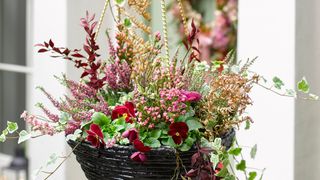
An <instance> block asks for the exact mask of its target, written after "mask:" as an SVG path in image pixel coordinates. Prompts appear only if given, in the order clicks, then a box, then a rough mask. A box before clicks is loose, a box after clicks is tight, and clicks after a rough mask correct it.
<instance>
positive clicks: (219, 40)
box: [172, 0, 238, 62]
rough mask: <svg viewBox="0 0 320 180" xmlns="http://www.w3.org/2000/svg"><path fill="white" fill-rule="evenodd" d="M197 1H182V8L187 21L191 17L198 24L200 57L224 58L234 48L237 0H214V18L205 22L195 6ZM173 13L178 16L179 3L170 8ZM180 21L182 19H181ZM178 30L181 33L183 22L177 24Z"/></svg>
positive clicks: (204, 58) (208, 58) (203, 58)
mask: <svg viewBox="0 0 320 180" xmlns="http://www.w3.org/2000/svg"><path fill="white" fill-rule="evenodd" d="M195 3H197V4H198V3H199V2H198V1H192V0H187V1H183V3H182V6H183V7H182V8H184V9H185V10H186V11H187V13H186V19H187V21H191V19H193V20H194V21H195V23H196V24H197V25H199V26H200V32H199V40H200V42H201V43H200V47H199V49H200V51H201V59H202V60H206V61H208V62H211V60H213V59H214V60H216V59H219V60H224V57H225V56H226V55H227V54H228V53H229V52H230V51H231V50H234V49H235V48H236V35H237V11H238V9H237V6H238V1H237V0H216V1H215V4H216V9H215V11H214V14H210V15H211V16H214V20H213V21H210V22H207V21H206V18H205V17H204V15H207V14H204V15H203V14H201V13H200V12H199V10H198V9H197V8H195V7H198V6H195ZM172 11H173V15H174V16H176V17H178V18H180V14H179V4H175V5H174V6H173V8H172ZM181 21H182V19H181ZM179 26H180V27H179V30H180V32H181V34H183V23H181V24H180V25H179Z"/></svg>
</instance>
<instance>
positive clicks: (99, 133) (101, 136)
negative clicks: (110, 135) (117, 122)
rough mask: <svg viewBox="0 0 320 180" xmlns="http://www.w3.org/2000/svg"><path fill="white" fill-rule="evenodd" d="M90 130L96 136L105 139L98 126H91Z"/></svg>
mask: <svg viewBox="0 0 320 180" xmlns="http://www.w3.org/2000/svg"><path fill="white" fill-rule="evenodd" d="M90 130H91V131H93V132H94V133H95V134H96V135H98V136H99V138H101V139H103V133H102V131H101V128H100V127H99V126H98V125H96V124H91V125H90Z"/></svg>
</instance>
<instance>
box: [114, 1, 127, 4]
mask: <svg viewBox="0 0 320 180" xmlns="http://www.w3.org/2000/svg"><path fill="white" fill-rule="evenodd" d="M115 2H116V3H117V4H118V5H123V4H124V2H125V0H115Z"/></svg>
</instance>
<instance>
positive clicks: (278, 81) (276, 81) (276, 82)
mask: <svg viewBox="0 0 320 180" xmlns="http://www.w3.org/2000/svg"><path fill="white" fill-rule="evenodd" d="M272 81H273V83H274V87H275V88H277V89H281V87H282V86H284V83H283V82H282V80H281V79H280V78H278V77H277V76H275V77H273V79H272Z"/></svg>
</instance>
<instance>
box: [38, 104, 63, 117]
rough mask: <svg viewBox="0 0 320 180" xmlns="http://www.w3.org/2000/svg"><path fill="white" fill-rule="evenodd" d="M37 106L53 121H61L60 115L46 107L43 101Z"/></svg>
mask: <svg viewBox="0 0 320 180" xmlns="http://www.w3.org/2000/svg"><path fill="white" fill-rule="evenodd" d="M37 106H38V107H39V108H40V109H41V110H42V111H43V112H44V113H45V115H46V116H47V117H48V118H49V119H50V120H51V121H53V122H58V121H59V116H58V115H56V114H53V113H51V112H50V111H49V109H47V108H46V107H44V105H43V104H42V103H38V104H37Z"/></svg>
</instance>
